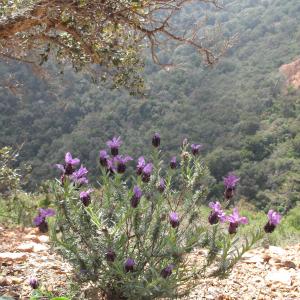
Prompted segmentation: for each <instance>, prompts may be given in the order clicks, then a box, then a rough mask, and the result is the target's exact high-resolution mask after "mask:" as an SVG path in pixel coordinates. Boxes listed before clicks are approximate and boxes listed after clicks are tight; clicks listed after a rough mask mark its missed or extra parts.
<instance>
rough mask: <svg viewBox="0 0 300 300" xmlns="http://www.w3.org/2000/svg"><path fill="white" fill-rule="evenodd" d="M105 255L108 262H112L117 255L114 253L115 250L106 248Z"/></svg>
mask: <svg viewBox="0 0 300 300" xmlns="http://www.w3.org/2000/svg"><path fill="white" fill-rule="evenodd" d="M105 257H106V260H107V261H110V262H114V261H115V259H116V257H117V255H116V252H115V251H113V250H108V251H107V252H106V254H105Z"/></svg>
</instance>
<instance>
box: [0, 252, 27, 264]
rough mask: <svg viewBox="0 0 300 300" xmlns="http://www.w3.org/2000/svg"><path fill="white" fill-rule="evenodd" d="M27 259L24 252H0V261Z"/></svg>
mask: <svg viewBox="0 0 300 300" xmlns="http://www.w3.org/2000/svg"><path fill="white" fill-rule="evenodd" d="M26 259H27V254H26V253H22V252H19V253H15V252H3V253H0V262H1V261H25V260H26Z"/></svg>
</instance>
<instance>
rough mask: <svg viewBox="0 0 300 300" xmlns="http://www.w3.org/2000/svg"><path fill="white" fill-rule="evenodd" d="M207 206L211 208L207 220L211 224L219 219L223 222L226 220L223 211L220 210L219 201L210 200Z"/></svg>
mask: <svg viewBox="0 0 300 300" xmlns="http://www.w3.org/2000/svg"><path fill="white" fill-rule="evenodd" d="M209 207H210V208H211V209H212V211H211V213H210V215H209V217H208V222H209V223H210V224H211V225H213V224H217V223H218V222H219V221H221V222H225V221H226V215H225V213H224V211H223V210H222V206H221V204H220V202H210V203H209Z"/></svg>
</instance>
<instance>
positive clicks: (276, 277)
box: [265, 269, 292, 285]
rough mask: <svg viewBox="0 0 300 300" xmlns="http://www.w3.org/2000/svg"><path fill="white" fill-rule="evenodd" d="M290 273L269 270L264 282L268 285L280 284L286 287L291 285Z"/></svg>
mask: <svg viewBox="0 0 300 300" xmlns="http://www.w3.org/2000/svg"><path fill="white" fill-rule="evenodd" d="M291 277H292V276H291V273H290V272H289V271H288V270H285V269H280V270H271V271H269V272H268V273H267V275H266V278H265V279H266V281H268V282H269V283H274V282H280V283H283V284H286V285H291V284H292V278H291Z"/></svg>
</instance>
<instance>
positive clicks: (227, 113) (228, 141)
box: [0, 0, 300, 210]
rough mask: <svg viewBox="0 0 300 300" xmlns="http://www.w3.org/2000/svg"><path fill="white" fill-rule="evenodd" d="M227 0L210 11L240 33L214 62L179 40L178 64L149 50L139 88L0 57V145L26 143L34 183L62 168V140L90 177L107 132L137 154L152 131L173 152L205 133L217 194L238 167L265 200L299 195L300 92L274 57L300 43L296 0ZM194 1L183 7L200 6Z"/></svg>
mask: <svg viewBox="0 0 300 300" xmlns="http://www.w3.org/2000/svg"><path fill="white" fill-rule="evenodd" d="M224 2H225V3H224V4H225V8H224V9H223V10H220V11H219V12H218V13H217V14H216V13H215V12H212V13H211V14H208V16H207V20H208V24H210V25H215V24H216V23H217V22H220V23H221V26H222V29H223V31H224V34H225V36H234V35H235V34H237V35H238V39H237V41H236V44H235V45H234V46H233V47H232V48H231V49H230V50H229V51H228V52H227V54H226V55H225V56H224V57H223V58H222V59H221V60H220V62H219V63H218V64H217V65H216V66H215V67H213V68H212V67H205V66H203V64H201V60H200V58H199V56H198V55H197V53H195V51H194V50H193V49H191V48H189V47H186V46H181V47H179V48H177V49H176V51H174V52H173V57H171V58H170V60H173V59H174V61H176V62H177V66H174V67H170V68H169V69H168V70H165V69H162V68H160V67H159V66H157V65H154V64H153V63H152V62H151V61H150V59H149V58H148V59H147V61H146V67H145V73H146V90H145V96H143V97H141V96H136V97H134V96H132V95H130V94H129V93H128V92H126V91H120V90H110V89H108V88H105V87H97V86H96V85H94V84H93V83H91V81H90V80H89V78H87V77H85V76H83V75H80V74H75V73H73V72H71V71H68V70H65V72H64V74H59V71H58V69H56V67H54V66H51V62H48V63H46V65H47V64H48V68H47V69H46V71H45V72H44V73H41V72H40V70H38V69H33V68H32V67H31V66H27V65H25V64H21V63H17V62H10V63H7V62H2V63H1V64H0V80H1V84H0V85H1V87H0V99H1V101H0V128H1V131H0V146H6V145H9V146H13V147H16V146H20V145H23V146H22V148H21V150H20V161H22V163H29V164H31V165H32V177H31V179H32V180H31V187H30V188H34V187H35V186H36V185H39V184H40V182H41V181H42V180H44V179H47V178H51V177H52V176H53V175H54V174H57V172H56V170H55V167H54V164H55V163H56V162H59V161H61V160H62V158H63V155H64V153H65V151H67V150H68V151H71V152H72V153H74V155H76V156H78V157H80V158H81V160H82V161H83V162H84V164H85V165H87V167H88V168H89V169H90V172H91V175H92V176H91V178H93V179H94V180H95V179H96V176H97V160H98V153H99V150H100V149H101V148H103V147H104V145H105V141H106V140H107V139H109V138H111V137H112V136H119V135H120V136H121V137H122V139H123V140H124V142H125V143H124V152H127V153H129V154H131V153H133V150H134V153H135V154H142V153H143V150H144V148H143V147H144V146H143V145H145V144H148V145H149V147H150V144H151V143H150V142H151V141H150V138H151V136H152V134H153V132H155V131H158V132H160V133H161V136H162V147H164V145H166V144H167V145H168V146H167V147H168V148H167V149H166V150H168V153H169V154H170V156H171V155H175V154H176V153H177V152H176V151H177V147H178V146H179V145H180V143H181V141H182V140H183V138H188V139H189V141H191V142H194V143H202V144H203V145H204V148H203V155H204V156H205V158H206V160H207V163H208V165H209V167H210V171H211V174H212V176H213V177H214V178H215V180H216V181H217V182H220V185H219V188H218V187H217V188H215V190H213V191H212V193H211V197H212V198H214V197H217V196H220V195H221V193H222V190H223V188H222V186H221V181H222V177H223V176H224V175H225V174H227V173H228V172H229V171H235V172H236V173H237V174H238V175H239V176H240V177H241V184H240V187H239V195H240V197H241V198H245V199H246V200H247V201H250V202H252V203H254V204H255V205H256V206H258V207H260V208H269V207H270V206H271V203H272V207H274V206H278V207H279V208H281V209H282V210H284V209H289V208H290V207H292V206H294V205H295V203H296V201H297V200H299V196H300V114H299V113H300V99H299V97H300V92H299V91H298V90H297V89H296V88H293V87H292V86H290V85H287V83H286V78H285V77H284V76H283V74H282V73H281V72H280V70H279V68H280V67H281V66H282V65H284V64H288V63H291V62H292V61H294V60H296V59H297V58H298V57H299V54H300V44H299V41H300V25H299V24H300V2H299V1H298V0H290V1H282V0H269V1H268V0H238V1H232V0H227V1H224ZM193 13H194V12H193V11H192V10H191V11H189V12H188V14H187V15H188V16H189V18H191V19H192V17H194V18H197V16H194V15H193ZM178 21H179V22H183V23H184V22H188V21H189V19H186V18H182V19H179V20H178ZM160 56H161V58H162V60H163V59H164V53H163V51H161V53H160ZM299 71H300V70H299ZM24 74H26V76H25V75H24ZM135 158H137V157H135ZM167 159H169V158H167Z"/></svg>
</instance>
